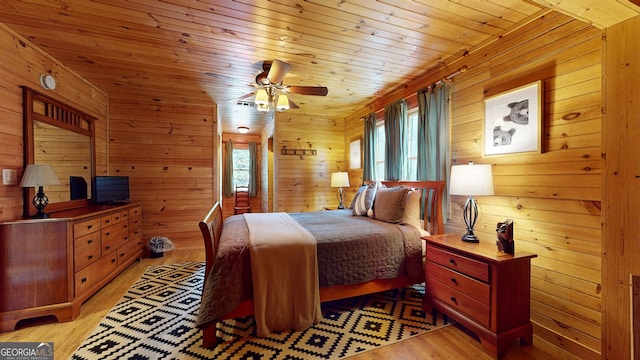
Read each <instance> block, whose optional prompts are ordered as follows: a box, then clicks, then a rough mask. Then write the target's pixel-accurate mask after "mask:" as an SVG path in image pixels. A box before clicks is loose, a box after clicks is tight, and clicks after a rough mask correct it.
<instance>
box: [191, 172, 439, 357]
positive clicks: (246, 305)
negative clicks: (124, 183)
mask: <svg viewBox="0 0 640 360" xmlns="http://www.w3.org/2000/svg"><path fill="white" fill-rule="evenodd" d="M383 183H384V184H385V185H386V186H398V185H404V186H409V187H413V188H421V189H425V190H426V191H425V194H426V196H424V197H423V199H422V201H423V209H424V213H425V216H424V228H425V230H427V231H429V232H430V233H431V234H433V235H435V234H440V233H444V222H443V216H442V199H443V192H444V187H445V183H444V181H393V182H391V181H390V182H383ZM222 225H223V220H222V207H221V205H220V204H219V203H217V202H216V203H215V204H214V205H213V207H212V208H211V210H210V211H209V213H208V214H207V216H206V217H205V218H204V219H203V220H202V221H201V222H200V223H199V227H200V231H201V232H202V237H203V239H204V245H205V252H206V256H205V258H206V268H205V281H206V280H207V277H208V276H209V273H210V271H211V269H212V268H213V263H214V261H215V257H216V252H217V249H218V243H219V241H220V234H221V233H222ZM422 274H424V272H422ZM423 281H424V278H422V277H421V278H418V279H416V278H410V277H408V276H401V277H398V278H393V279H378V280H372V281H369V282H366V283H361V284H353V285H338V286H331V287H324V288H320V301H321V302H326V301H333V300H339V299H345V298H349V297H354V296H360V295H366V294H373V293H376V292H380V291H385V290H391V289H397V288H401V287H404V286H409V285H412V284H415V283H419V282H423ZM201 306H204V304H202V305H201ZM252 314H253V301H252V300H247V301H244V302H242V303H241V304H240V305H238V307H237V308H236V309H234V310H233V311H231V312H230V313H228V314H226V315H225V316H224V317H223V320H225V319H234V318H238V317H244V316H249V315H252ZM216 331H217V323H213V324H211V325H209V326H208V327H206V328H204V329H203V330H202V346H203V347H204V348H214V347H215V346H216V345H217V344H218V338H217V336H216Z"/></svg>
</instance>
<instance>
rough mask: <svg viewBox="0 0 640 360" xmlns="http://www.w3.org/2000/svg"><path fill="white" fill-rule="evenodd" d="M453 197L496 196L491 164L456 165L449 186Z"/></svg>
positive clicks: (452, 168)
mask: <svg viewBox="0 0 640 360" xmlns="http://www.w3.org/2000/svg"><path fill="white" fill-rule="evenodd" d="M449 194H451V195H470V196H472V195H494V191H493V175H492V172H491V165H489V164H469V165H454V166H452V167H451V180H450V184H449Z"/></svg>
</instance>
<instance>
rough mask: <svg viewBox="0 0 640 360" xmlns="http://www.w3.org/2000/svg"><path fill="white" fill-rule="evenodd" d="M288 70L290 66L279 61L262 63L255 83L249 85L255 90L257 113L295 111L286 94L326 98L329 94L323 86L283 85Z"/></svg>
mask: <svg viewBox="0 0 640 360" xmlns="http://www.w3.org/2000/svg"><path fill="white" fill-rule="evenodd" d="M290 69H291V65H289V64H287V63H286V62H284V61H281V60H277V59H276V60H273V61H264V62H262V72H261V73H259V74H258V75H256V79H255V83H251V84H249V85H250V86H253V87H255V88H256V89H257V91H256V97H255V104H256V106H257V108H258V110H259V111H263V112H266V111H269V110H271V109H275V110H277V111H284V110H287V109H289V108H294V109H297V108H298V105H296V104H295V103H294V102H292V101H291V100H289V98H288V97H287V94H298V95H316V96H326V95H327V93H328V92H329V90H328V89H327V88H326V87H324V86H295V85H284V84H283V83H282V80H283V79H284V76H285V75H286V74H287V72H289V70H290Z"/></svg>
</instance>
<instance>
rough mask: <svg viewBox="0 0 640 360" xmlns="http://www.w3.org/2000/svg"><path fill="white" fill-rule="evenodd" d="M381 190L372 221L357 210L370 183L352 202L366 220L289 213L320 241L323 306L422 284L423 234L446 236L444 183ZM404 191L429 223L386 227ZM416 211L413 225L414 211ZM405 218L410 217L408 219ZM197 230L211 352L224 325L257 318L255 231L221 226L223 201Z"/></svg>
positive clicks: (202, 317) (390, 185)
mask: <svg viewBox="0 0 640 360" xmlns="http://www.w3.org/2000/svg"><path fill="white" fill-rule="evenodd" d="M382 184H383V185H384V186H383V187H384V188H385V189H384V190H380V191H378V196H377V197H376V198H374V199H373V200H372V202H371V203H370V204H366V207H368V208H373V210H374V214H372V212H371V211H369V214H368V215H369V216H367V215H366V212H365V213H363V212H362V209H359V208H361V207H362V205H363V204H365V200H368V199H366V198H365V194H366V193H367V189H368V188H371V186H372V184H369V185H368V188H367V186H366V185H365V186H364V187H362V188H361V189H360V190H359V192H358V194H357V195H356V200H354V203H352V206H355V208H356V209H358V211H359V212H358V215H360V216H354V213H355V212H356V209H354V210H351V209H348V210H331V211H326V210H325V211H318V212H307V213H291V214H289V215H291V216H292V217H293V218H294V219H295V220H296V221H297V222H298V223H300V224H301V225H302V226H303V227H305V228H307V229H308V230H309V231H310V232H311V233H312V234H313V235H314V236H315V238H316V240H317V253H318V277H319V285H320V289H319V293H320V301H321V302H326V301H333V300H337V299H344V298H348V297H353V296H359V295H364V294H371V293H375V292H379V291H384V290H389V289H395V288H400V287H403V286H407V285H411V284H415V283H419V282H423V281H424V271H423V270H422V269H423V246H422V241H421V240H420V236H422V235H424V234H425V231H426V232H428V233H430V234H439V233H443V232H444V225H443V217H442V198H443V192H444V186H445V184H444V181H395V182H382ZM376 186H379V185H376ZM406 189H411V190H413V192H411V191H407V190H406ZM400 191H403V194H406V195H404V198H405V199H407V200H406V201H407V202H406V203H403V205H402V206H403V209H404V207H405V205H406V207H407V208H408V207H409V205H408V201H409V200H408V199H409V197H410V196H409V194H410V193H412V194H413V195H415V196H417V199H418V200H416V201H417V204H418V205H417V206H418V210H417V211H418V214H421V213H422V214H426V215H425V216H422V218H423V219H420V217H418V221H419V223H416V222H415V221H413V222H412V224H413V225H407V223H408V221H399V219H396V218H395V217H397V216H398V215H397V214H395V215H393V216H395V217H394V220H393V221H391V222H389V221H386V220H389V219H385V216H387V215H388V214H386V213H389V212H390V210H389V209H391V208H393V206H391V207H390V206H388V205H387V202H385V200H384V199H392V198H393V197H395V198H398V196H400V195H398V194H399V192H400ZM405 191H406V192H405ZM392 192H393V193H394V194H395V195H394V194H391V193H392ZM369 193H371V190H369ZM389 194H391V195H389ZM383 195H384V196H383ZM385 196H386V197H385ZM415 196H414V197H413V198H415ZM376 200H378V203H376ZM396 203H397V201H396ZM383 204H384V205H383ZM413 207H414V208H415V203H414V206H413ZM403 211H404V210H403ZM412 211H413V213H412V214H413V218H414V219H415V209H413V210H412ZM385 212H386V213H385ZM403 216H405V218H403V219H406V214H405V213H403ZM374 217H375V218H374ZM381 219H383V220H384V221H383V220H381ZM199 227H200V230H201V232H202V236H203V240H204V244H205V253H206V268H205V279H204V285H203V291H202V300H201V305H200V312H199V314H198V319H197V322H196V324H197V326H198V327H200V328H201V329H202V331H203V344H202V345H203V347H205V348H213V347H215V346H216V345H217V342H218V339H217V337H216V331H217V323H218V322H219V321H222V320H226V319H233V318H239V317H244V316H249V315H252V314H254V312H253V306H254V304H253V299H252V296H253V294H252V290H251V289H252V288H251V281H252V279H251V271H250V266H251V264H250V262H251V260H250V256H249V251H248V250H246V249H247V247H248V245H247V244H248V243H249V241H248V232H249V231H248V228H247V224H246V223H245V219H244V216H243V215H234V216H230V217H228V218H227V219H225V220H224V221H223V219H222V209H221V205H220V204H219V203H216V204H214V205H213V207H212V208H211V210H210V211H209V213H208V214H207V216H206V217H205V218H204V219H203V220H202V221H201V222H200V223H199ZM417 227H420V228H421V229H417ZM357 229H360V230H357ZM416 246H417V248H416ZM369 254H371V258H369ZM368 259H370V260H368ZM349 262H353V264H352V263H349Z"/></svg>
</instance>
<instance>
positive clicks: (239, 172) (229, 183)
mask: <svg viewBox="0 0 640 360" xmlns="http://www.w3.org/2000/svg"><path fill="white" fill-rule="evenodd" d="M257 159H258V145H257V144H256V143H255V142H249V143H248V144H234V143H233V142H232V141H231V140H229V141H226V142H225V161H224V164H225V165H224V168H225V170H224V181H223V184H222V193H223V196H224V197H231V196H233V192H234V191H235V186H236V185H238V186H248V187H249V196H250V197H256V196H257V195H258V164H257V163H258V161H257Z"/></svg>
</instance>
